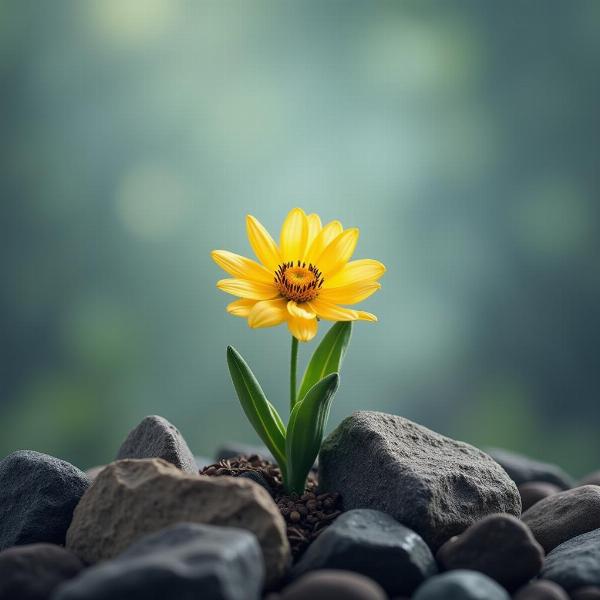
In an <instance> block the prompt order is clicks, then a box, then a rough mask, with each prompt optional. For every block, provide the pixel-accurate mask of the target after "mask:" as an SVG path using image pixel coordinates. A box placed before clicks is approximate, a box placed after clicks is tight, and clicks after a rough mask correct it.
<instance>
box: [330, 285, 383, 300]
mask: <svg viewBox="0 0 600 600" xmlns="http://www.w3.org/2000/svg"><path fill="white" fill-rule="evenodd" d="M380 287H381V284H380V283H377V282H376V281H366V282H365V281H360V282H358V283H353V284H351V285H344V286H342V287H337V288H328V289H323V290H321V292H320V293H319V298H322V299H323V300H325V302H333V303H334V304H356V303H357V302H362V301H363V300H365V299H367V298H368V297H369V296H371V295H372V294H374V293H375V292H376V291H377V290H378V289H379V288H380Z"/></svg>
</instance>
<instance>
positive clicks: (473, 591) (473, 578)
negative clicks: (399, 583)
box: [412, 570, 510, 600]
mask: <svg viewBox="0 0 600 600" xmlns="http://www.w3.org/2000/svg"><path fill="white" fill-rule="evenodd" d="M412 600H510V596H509V595H508V592H507V591H506V590H505V589H504V588H503V587H502V586H500V585H499V584H498V583H496V582H495V581H494V580H493V579H491V578H490V577H488V576H487V575H484V574H483V573H478V572H477V571H467V570H457V571H449V572H448V573H442V574H441V575H435V576H434V577H431V578H430V579H428V580H427V581H426V582H425V583H424V584H423V585H421V587H420V588H419V589H418V590H417V592H416V594H415V595H414V596H413V597H412Z"/></svg>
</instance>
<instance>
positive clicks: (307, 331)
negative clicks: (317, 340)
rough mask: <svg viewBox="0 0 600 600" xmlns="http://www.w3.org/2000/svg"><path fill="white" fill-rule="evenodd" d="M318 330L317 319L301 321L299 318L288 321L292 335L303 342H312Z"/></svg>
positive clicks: (291, 318)
mask: <svg viewBox="0 0 600 600" xmlns="http://www.w3.org/2000/svg"><path fill="white" fill-rule="evenodd" d="M317 328H318V324H317V320H316V319H300V318H299V317H290V318H289V319H288V329H289V330H290V333H291V334H292V335H293V336H294V337H295V338H296V339H297V340H299V341H301V342H310V340H312V339H313V338H314V337H315V335H316V334H317Z"/></svg>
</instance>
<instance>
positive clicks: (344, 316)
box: [310, 298, 377, 321]
mask: <svg viewBox="0 0 600 600" xmlns="http://www.w3.org/2000/svg"><path fill="white" fill-rule="evenodd" d="M310 305H311V307H312V309H313V310H314V311H315V312H316V313H317V316H318V317H319V318H321V319H325V320H327V321H377V317H376V316H375V315H373V314H371V313H368V312H365V311H364V310H353V309H351V308H344V307H343V306H338V305H337V304H334V303H333V302H326V301H325V300H321V298H317V299H316V300H312V301H311V302H310Z"/></svg>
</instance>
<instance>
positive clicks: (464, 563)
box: [437, 514, 544, 590]
mask: <svg viewBox="0 0 600 600" xmlns="http://www.w3.org/2000/svg"><path fill="white" fill-rule="evenodd" d="M437 559H438V562H439V564H440V565H441V566H442V568H443V569H445V570H450V569H469V570H473V571H479V572H481V573H485V574H486V575H488V576H489V577H491V578H492V579H494V580H496V581H497V582H498V583H500V584H501V585H502V586H503V587H505V588H506V589H508V590H515V589H517V588H518V587H520V586H522V585H524V584H525V583H527V582H528V581H530V580H531V579H533V578H534V577H535V576H536V575H537V574H538V573H539V572H540V569H541V568H542V563H543V561H544V550H543V549H542V547H541V546H540V545H539V544H538V543H537V542H536V540H535V538H534V537H533V535H532V534H531V531H529V528H528V527H527V525H524V524H523V523H522V522H521V521H519V519H517V518H516V517H513V516H511V515H501V514H500V515H490V516H489V517H486V518H484V519H481V521H478V522H477V523H475V524H474V525H471V527H469V528H468V529H467V530H466V531H465V532H464V533H462V534H461V535H459V536H456V537H453V538H451V539H450V540H448V541H447V542H446V543H445V544H444V545H443V546H442V547H441V548H440V549H439V551H438V553H437Z"/></svg>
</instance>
